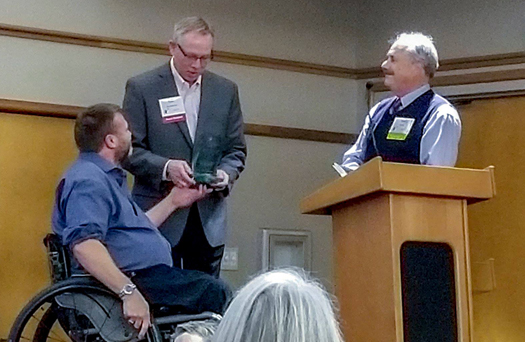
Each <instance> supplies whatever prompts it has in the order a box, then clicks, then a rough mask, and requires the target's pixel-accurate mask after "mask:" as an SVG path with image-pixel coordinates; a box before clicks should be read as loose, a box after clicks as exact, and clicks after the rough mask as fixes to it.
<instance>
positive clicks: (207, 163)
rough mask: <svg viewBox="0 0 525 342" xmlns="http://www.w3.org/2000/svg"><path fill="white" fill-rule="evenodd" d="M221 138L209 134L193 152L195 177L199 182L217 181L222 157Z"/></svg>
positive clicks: (208, 183) (211, 182)
mask: <svg viewBox="0 0 525 342" xmlns="http://www.w3.org/2000/svg"><path fill="white" fill-rule="evenodd" d="M220 140H221V139H220V138H218V137H215V136H208V137H206V138H205V139H204V141H203V142H202V143H201V144H199V145H198V148H197V149H196V151H194V153H193V160H192V169H193V177H194V179H195V181H196V182H197V183H200V184H207V185H211V184H213V183H216V182H217V166H218V165H219V162H220V159H221V157H222V144H221V141H220Z"/></svg>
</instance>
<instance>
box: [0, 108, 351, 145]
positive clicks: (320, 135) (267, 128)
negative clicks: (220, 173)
mask: <svg viewBox="0 0 525 342" xmlns="http://www.w3.org/2000/svg"><path fill="white" fill-rule="evenodd" d="M83 109H84V107H79V106H69V105H61V104H52V103H43V102H30V101H20V100H11V99H0V112H1V113H11V114H26V115H37V116H46V117H55V118H65V119H74V118H75V117H76V116H77V114H78V113H79V112H80V111H81V110H83ZM244 132H245V134H247V135H252V136H262V137H271V138H281V139H294V140H306V141H316V142H323V143H333V144H344V145H348V144H351V143H353V142H354V141H355V140H356V139H357V136H356V135H355V134H348V133H339V132H329V131H320V130H312V129H304V128H292V127H283V126H272V125H261V124H252V123H246V124H245V126H244Z"/></svg>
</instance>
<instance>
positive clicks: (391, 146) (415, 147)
mask: <svg viewBox="0 0 525 342" xmlns="http://www.w3.org/2000/svg"><path fill="white" fill-rule="evenodd" d="M394 100H395V98H389V99H386V100H384V101H382V102H381V103H380V104H379V106H378V107H377V110H376V113H375V114H374V117H373V119H372V126H371V127H372V128H373V134H374V138H375V142H376V147H377V152H376V149H375V148H374V143H373V141H372V134H368V136H367V141H366V150H365V159H364V162H367V161H369V160H370V159H372V158H374V157H376V156H378V155H379V156H381V158H383V160H384V161H389V162H397V163H409V164H421V162H420V146H421V138H422V137H423V130H424V128H425V125H426V123H427V121H428V119H429V117H430V114H431V113H433V112H434V109H436V108H437V107H439V106H440V105H442V104H446V102H445V100H443V99H442V98H441V97H439V96H436V95H435V94H434V92H433V91H432V90H429V91H427V92H425V93H424V94H423V95H421V96H420V97H418V98H417V99H415V100H414V101H413V102H412V103H411V104H409V105H408V106H407V107H405V108H403V109H402V110H400V111H398V112H397V113H394V114H390V107H391V106H392V103H393V102H394ZM396 117H403V118H413V119H415V121H414V124H413V125H412V129H411V130H410V132H409V133H408V136H407V137H406V139H405V140H387V139H386V137H387V134H388V131H389V130H390V127H391V126H392V124H393V123H394V119H395V118H396ZM377 121H379V123H378V122H377Z"/></svg>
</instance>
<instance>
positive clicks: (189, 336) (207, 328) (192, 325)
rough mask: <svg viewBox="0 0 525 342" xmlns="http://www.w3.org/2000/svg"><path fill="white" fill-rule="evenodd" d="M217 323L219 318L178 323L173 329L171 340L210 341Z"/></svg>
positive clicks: (179, 341)
mask: <svg viewBox="0 0 525 342" xmlns="http://www.w3.org/2000/svg"><path fill="white" fill-rule="evenodd" d="M219 317H220V316H219ZM218 324H219V319H207V320H205V321H191V322H187V323H183V324H179V325H177V328H176V329H175V334H174V335H173V338H174V340H173V342H210V341H211V337H212V336H213V334H214V333H215V330H217V325H218Z"/></svg>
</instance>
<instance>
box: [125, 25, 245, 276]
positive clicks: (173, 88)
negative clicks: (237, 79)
mask: <svg viewBox="0 0 525 342" xmlns="http://www.w3.org/2000/svg"><path fill="white" fill-rule="evenodd" d="M213 38H214V34H213V31H212V29H211V28H210V27H209V25H208V24H207V23H206V22H205V21H204V20H203V19H201V18H195V17H191V18H185V19H183V20H181V21H180V22H178V23H177V24H176V25H175V29H174V33H173V38H172V40H170V42H169V49H170V53H171V55H172V58H171V60H170V61H169V63H166V64H165V65H162V66H160V67H158V68H156V69H153V70H151V71H148V72H146V73H144V74H141V75H138V76H135V77H133V78H131V79H129V80H128V82H127V84H126V94H125V96H124V104H123V108H124V110H125V111H126V112H127V113H128V114H129V117H130V121H131V128H132V130H133V155H132V156H131V157H130V158H129V161H128V162H127V163H126V165H125V167H126V169H128V170H129V171H130V172H131V173H132V174H133V175H135V185H134V187H133V198H134V200H135V201H136V202H137V203H138V204H139V205H140V206H141V207H142V208H143V209H145V210H147V209H149V208H151V207H152V206H153V205H155V204H156V203H157V202H159V201H160V200H161V199H162V198H163V197H165V195H166V194H167V193H168V192H169V190H170V189H171V188H172V187H173V186H177V187H190V186H195V184H196V182H195V180H194V178H193V170H192V167H191V166H190V165H191V164H192V160H193V159H194V157H195V155H196V154H198V153H199V152H200V151H204V148H209V147H205V146H206V144H209V141H210V140H211V141H213V142H214V143H215V145H214V146H216V148H215V149H216V151H215V152H217V154H218V156H219V157H220V159H219V160H218V166H217V175H216V181H215V182H214V183H212V184H211V185H210V191H211V190H213V191H211V192H210V193H209V194H208V196H206V197H205V198H204V199H202V200H200V201H199V202H197V203H195V204H194V205H193V206H192V207H191V208H188V209H185V210H180V211H177V212H176V213H174V214H173V215H172V216H171V217H170V218H168V220H166V222H165V223H164V224H163V225H162V226H161V232H162V233H163V234H164V235H165V236H166V238H167V239H168V240H169V241H170V243H171V245H172V247H173V250H172V254H173V259H174V264H175V265H178V266H179V267H182V268H185V269H195V270H200V271H203V272H206V273H209V274H212V275H215V276H216V277H218V276H219V271H220V262H221V259H222V254H223V251H224V244H225V241H226V197H227V196H228V194H229V193H230V191H231V189H232V186H233V183H234V181H235V180H237V178H238V177H239V174H240V173H241V172H242V170H243V169H244V162H245V159H246V144H245V140H244V134H243V126H244V124H243V119H242V114H241V108H240V104H239V95H238V90H237V85H236V84H235V83H233V82H231V81H230V80H227V79H226V78H223V77H221V76H219V75H216V74H214V73H212V72H209V71H206V70H205V68H206V66H207V64H208V62H209V61H210V60H211V58H212V47H213Z"/></svg>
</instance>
